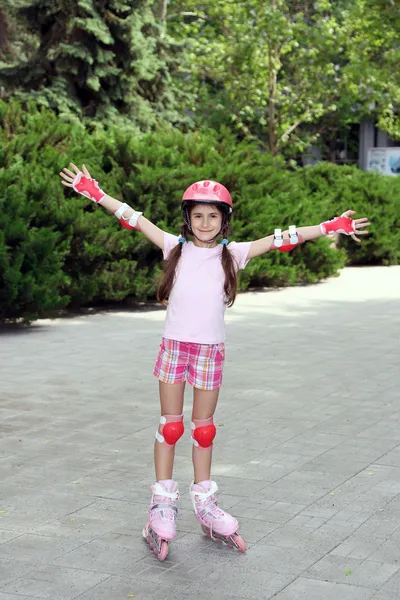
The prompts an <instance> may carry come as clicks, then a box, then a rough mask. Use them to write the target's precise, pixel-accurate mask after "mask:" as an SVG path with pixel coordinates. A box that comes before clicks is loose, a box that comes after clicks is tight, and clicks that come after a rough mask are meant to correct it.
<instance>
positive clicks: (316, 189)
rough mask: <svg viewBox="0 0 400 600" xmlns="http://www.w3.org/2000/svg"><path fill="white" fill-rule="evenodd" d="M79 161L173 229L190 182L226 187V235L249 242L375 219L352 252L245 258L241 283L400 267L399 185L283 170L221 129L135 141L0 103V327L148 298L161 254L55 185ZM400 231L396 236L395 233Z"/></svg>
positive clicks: (319, 250)
mask: <svg viewBox="0 0 400 600" xmlns="http://www.w3.org/2000/svg"><path fill="white" fill-rule="evenodd" d="M71 160H72V161H73V162H74V163H75V164H77V165H81V164H82V163H83V162H84V163H85V164H86V165H87V166H88V168H89V170H90V171H91V174H92V175H93V176H94V177H95V178H96V179H98V181H99V182H100V184H101V186H102V188H103V189H105V190H106V191H107V193H108V194H110V195H112V196H114V197H116V198H119V199H120V200H122V201H124V202H127V203H128V204H130V205H131V206H133V207H136V208H137V209H140V210H142V211H143V212H144V213H145V214H146V215H147V216H148V217H149V218H150V219H151V220H152V221H153V222H154V223H156V224H157V225H158V226H159V227H161V228H162V229H165V230H167V231H170V232H173V233H178V232H179V229H180V226H181V223H182V215H181V209H180V201H181V197H182V192H183V190H184V189H185V188H186V187H187V186H188V185H189V184H190V183H191V182H193V181H195V180H198V179H205V178H213V179H216V180H219V181H221V182H223V183H224V184H225V185H226V186H227V187H228V189H230V190H231V192H232V194H233V198H234V207H235V214H234V219H233V235H232V236H230V237H231V238H232V239H236V240H237V241H242V240H253V239H258V238H261V237H265V236H266V235H269V234H271V233H273V230H274V228H275V227H282V228H286V227H287V226H288V225H290V224H292V223H295V224H296V225H297V226H302V225H312V224H318V223H320V222H321V221H323V220H326V219H328V218H331V217H333V216H334V215H335V214H337V213H340V212H342V211H343V210H346V209H349V208H354V210H357V211H358V213H359V215H360V216H361V215H363V214H365V215H366V216H368V217H370V218H371V219H372V221H373V227H372V234H371V236H370V238H368V239H367V241H363V243H362V244H361V245H360V246H356V245H355V244H354V242H352V241H349V240H348V239H347V238H346V239H345V240H343V249H341V250H340V251H336V250H334V249H333V248H332V247H331V246H332V244H330V242H329V240H327V239H325V238H320V239H317V240H315V241H312V242H308V243H307V244H305V245H304V246H300V247H298V248H296V249H295V250H294V251H293V252H290V253H285V254H284V253H280V252H271V253H268V254H265V255H263V256H261V257H259V258H257V259H255V260H253V261H251V262H250V264H249V265H248V267H247V268H246V269H245V271H244V272H243V273H242V276H241V282H240V286H241V289H246V288H248V287H250V286H265V285H270V286H285V285H294V284H299V283H311V282H315V281H318V280H320V279H322V278H324V277H328V276H332V275H335V274H336V273H337V271H338V269H339V268H340V267H341V266H343V264H344V261H345V257H346V256H347V260H348V261H349V263H350V264H376V263H381V264H382V263H383V264H389V263H390V264H393V263H396V262H398V261H399V258H400V256H399V248H400V244H399V227H398V226H399V221H400V219H399V208H398V207H399V206H400V202H399V200H400V199H399V192H398V189H397V187H398V186H397V181H396V179H395V178H390V177H382V176H380V175H374V174H371V173H364V172H361V171H358V170H357V169H350V168H341V167H335V166H334V165H319V166H317V167H313V168H310V167H309V168H306V169H298V170H296V171H290V170H288V169H287V167H286V166H285V162H284V160H283V159H282V158H281V157H279V156H273V155H271V154H268V153H262V152H259V150H258V147H257V146H256V145H255V144H253V143H251V142H247V141H243V142H242V143H239V144H238V143H237V142H236V139H235V136H234V135H233V134H232V133H231V132H230V131H228V130H222V131H221V132H220V133H216V132H213V131H210V130H204V131H199V132H196V133H191V134H182V133H181V132H178V131H176V130H174V129H172V128H164V129H160V130H158V131H156V132H153V133H150V134H147V135H146V136H142V137H133V136H132V135H130V134H129V133H126V132H121V131H120V130H119V129H118V128H116V129H113V128H110V130H109V131H108V132H107V133H106V132H104V131H101V130H99V131H95V132H93V133H91V134H89V133H88V132H85V131H84V130H83V128H82V126H72V127H71V126H68V125H66V124H65V123H64V122H63V121H62V120H60V119H59V118H57V117H56V116H55V115H54V114H53V113H51V112H49V111H46V110H42V111H40V110H38V109H37V108H36V107H35V106H34V105H32V106H30V107H29V110H21V108H20V107H19V106H18V105H17V104H15V103H11V104H10V105H6V104H5V103H4V102H0V207H1V208H0V231H1V237H0V289H1V292H0V294H1V296H0V320H4V319H6V318H7V319H16V318H24V319H25V320H28V321H29V320H31V319H34V318H37V317H38V316H41V315H44V314H51V312H52V311H54V310H57V309H60V308H61V307H64V306H71V307H80V306H87V305H96V304H101V303H104V302H107V303H108V302H122V301H126V302H131V301H145V300H153V299H154V298H155V290H156V285H157V281H158V277H159V274H160V266H161V260H162V258H161V253H160V251H159V249H157V248H155V247H154V246H153V245H152V244H151V243H150V242H149V241H148V240H147V238H145V237H144V236H143V235H142V234H140V233H137V232H128V231H127V230H125V229H123V228H121V227H120V225H119V223H118V221H117V220H116V219H115V218H113V217H112V216H110V215H109V214H108V213H107V212H106V211H104V210H102V209H101V208H100V207H98V206H96V205H94V204H93V203H91V202H90V201H87V200H86V199H85V198H83V197H82V196H79V195H77V194H75V192H73V191H71V190H69V189H67V188H65V187H63V186H62V185H61V184H60V178H59V176H58V173H59V172H60V171H61V169H62V168H63V167H64V166H67V165H68V163H69V162H70V161H71ZM396 228H397V229H396Z"/></svg>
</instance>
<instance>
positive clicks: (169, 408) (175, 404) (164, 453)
mask: <svg viewBox="0 0 400 600" xmlns="http://www.w3.org/2000/svg"><path fill="white" fill-rule="evenodd" d="M159 385H160V405H161V415H181V414H182V411H183V399H184V392H185V382H182V383H164V382H162V381H160V382H159ZM160 429H161V428H160V427H159V431H160ZM174 458H175V445H173V446H169V445H167V444H160V443H159V442H158V441H157V440H156V441H155V444H154V465H155V470H156V479H157V481H159V480H160V479H161V480H164V479H172V470H173V466H174Z"/></svg>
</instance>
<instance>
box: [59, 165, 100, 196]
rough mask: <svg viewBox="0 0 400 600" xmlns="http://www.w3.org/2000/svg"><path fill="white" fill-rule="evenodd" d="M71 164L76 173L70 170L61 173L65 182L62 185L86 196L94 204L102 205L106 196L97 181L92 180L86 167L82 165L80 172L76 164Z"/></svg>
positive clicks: (65, 169)
mask: <svg viewBox="0 0 400 600" xmlns="http://www.w3.org/2000/svg"><path fill="white" fill-rule="evenodd" d="M69 164H70V166H71V167H72V168H73V170H74V171H75V172H74V173H73V172H72V171H70V170H69V169H67V168H64V169H63V170H62V171H61V173H60V176H61V177H62V178H63V180H64V181H61V183H62V184H63V185H65V186H67V187H72V188H73V189H74V190H75V192H78V194H81V195H82V196H86V198H90V200H93V202H96V203H101V201H102V200H103V198H104V196H105V195H106V194H105V192H103V190H102V189H100V187H99V184H98V183H97V181H96V180H95V179H92V177H91V176H90V173H89V171H88V170H87V168H86V167H85V165H82V171H80V170H79V169H78V167H77V166H76V165H74V163H69Z"/></svg>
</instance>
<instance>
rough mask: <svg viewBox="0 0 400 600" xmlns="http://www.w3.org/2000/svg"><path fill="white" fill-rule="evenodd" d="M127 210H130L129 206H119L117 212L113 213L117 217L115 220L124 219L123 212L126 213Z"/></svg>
mask: <svg viewBox="0 0 400 600" xmlns="http://www.w3.org/2000/svg"><path fill="white" fill-rule="evenodd" d="M127 208H131V207H130V206H129V204H125V203H123V204H121V206H120V207H119V209H118V210H116V211H115V213H114V215H115V216H116V217H117V219H120V218H121V217H122V218H124V212H125V211H126V209H127Z"/></svg>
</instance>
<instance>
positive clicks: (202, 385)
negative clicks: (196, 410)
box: [154, 338, 225, 390]
mask: <svg viewBox="0 0 400 600" xmlns="http://www.w3.org/2000/svg"><path fill="white" fill-rule="evenodd" d="M224 360H225V346H224V343H223V342H221V343H220V344H195V343H194V342H177V341H176V340H168V339H166V338H163V339H162V343H161V344H160V351H159V353H158V356H157V361H156V364H155V367H154V375H155V376H156V377H157V378H158V379H159V380H160V381H163V382H164V383H181V382H183V381H187V382H188V383H189V384H190V385H192V386H193V387H196V388H199V389H200V390H216V389H218V388H220V387H221V385H222V373H223V370H224Z"/></svg>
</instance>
